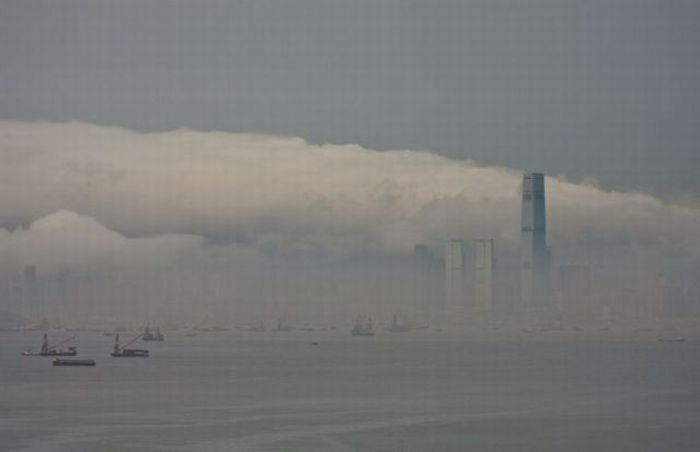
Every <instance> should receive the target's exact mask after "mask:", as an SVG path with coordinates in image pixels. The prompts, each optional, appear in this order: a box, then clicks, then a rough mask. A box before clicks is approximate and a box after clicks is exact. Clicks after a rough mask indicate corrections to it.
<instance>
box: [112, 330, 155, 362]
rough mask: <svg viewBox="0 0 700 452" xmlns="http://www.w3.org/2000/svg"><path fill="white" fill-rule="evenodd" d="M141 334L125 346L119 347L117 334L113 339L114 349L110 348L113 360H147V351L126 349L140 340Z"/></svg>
mask: <svg viewBox="0 0 700 452" xmlns="http://www.w3.org/2000/svg"><path fill="white" fill-rule="evenodd" d="M141 336H142V335H141V334H139V335H138V336H136V337H135V338H133V339H132V340H130V341H129V342H127V343H126V344H124V345H123V346H122V345H119V335H118V334H117V335H116V336H115V337H114V347H113V348H112V353H110V355H112V357H113V358H147V357H148V354H149V352H148V350H146V349H143V348H127V346H128V345H129V344H131V343H133V342H135V341H137V340H138V339H140V338H141Z"/></svg>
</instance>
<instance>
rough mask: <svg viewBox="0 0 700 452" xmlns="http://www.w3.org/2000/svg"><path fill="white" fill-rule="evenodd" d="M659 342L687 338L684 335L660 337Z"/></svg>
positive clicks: (678, 340)
mask: <svg viewBox="0 0 700 452" xmlns="http://www.w3.org/2000/svg"><path fill="white" fill-rule="evenodd" d="M659 342H685V338H684V337H683V336H679V337H660V338H659Z"/></svg>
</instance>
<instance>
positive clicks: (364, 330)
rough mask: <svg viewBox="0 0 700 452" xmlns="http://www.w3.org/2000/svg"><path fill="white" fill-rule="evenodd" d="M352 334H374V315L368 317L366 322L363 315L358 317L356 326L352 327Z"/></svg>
mask: <svg viewBox="0 0 700 452" xmlns="http://www.w3.org/2000/svg"><path fill="white" fill-rule="evenodd" d="M351 334H352V335H353V336H374V329H373V328H372V317H367V321H366V322H363V319H362V317H358V318H357V321H356V322H355V326H353V328H352V332H351Z"/></svg>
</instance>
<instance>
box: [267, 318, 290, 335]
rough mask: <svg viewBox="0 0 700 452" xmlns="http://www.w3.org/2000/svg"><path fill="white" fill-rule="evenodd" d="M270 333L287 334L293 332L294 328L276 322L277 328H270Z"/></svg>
mask: <svg viewBox="0 0 700 452" xmlns="http://www.w3.org/2000/svg"><path fill="white" fill-rule="evenodd" d="M270 331H272V332H273V333H289V332H292V331H294V327H293V326H290V325H285V324H284V322H282V321H281V320H280V321H278V322H277V326H276V327H274V328H271V329H270Z"/></svg>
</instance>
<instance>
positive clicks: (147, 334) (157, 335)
mask: <svg viewBox="0 0 700 452" xmlns="http://www.w3.org/2000/svg"><path fill="white" fill-rule="evenodd" d="M141 339H142V340H144V341H155V342H162V341H164V340H165V336H163V334H162V333H161V332H160V328H156V331H155V332H151V327H150V326H148V325H146V329H145V330H144V331H143V335H142V336H141Z"/></svg>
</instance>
